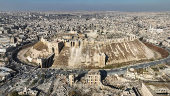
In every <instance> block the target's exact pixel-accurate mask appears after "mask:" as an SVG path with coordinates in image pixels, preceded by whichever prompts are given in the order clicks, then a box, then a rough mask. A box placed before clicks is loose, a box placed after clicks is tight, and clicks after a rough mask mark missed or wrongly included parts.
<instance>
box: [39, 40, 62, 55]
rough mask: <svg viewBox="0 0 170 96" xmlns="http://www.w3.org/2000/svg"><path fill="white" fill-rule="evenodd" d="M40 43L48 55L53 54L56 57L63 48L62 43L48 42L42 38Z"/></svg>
mask: <svg viewBox="0 0 170 96" xmlns="http://www.w3.org/2000/svg"><path fill="white" fill-rule="evenodd" d="M41 42H42V43H43V44H44V45H46V46H47V47H48V52H49V53H55V54H56V55H58V54H59V53H60V51H61V49H62V48H63V47H64V43H63V41H58V40H54V41H52V42H49V41H47V40H46V39H44V38H43V37H42V38H41Z"/></svg>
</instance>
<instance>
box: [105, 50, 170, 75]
mask: <svg viewBox="0 0 170 96" xmlns="http://www.w3.org/2000/svg"><path fill="white" fill-rule="evenodd" d="M166 50H167V51H168V52H170V48H166ZM169 62H170V55H169V56H168V57H167V58H165V59H161V60H156V61H152V62H147V63H140V64H137V65H131V66H128V67H122V68H117V69H112V70H106V72H107V74H108V75H111V74H125V73H126V72H127V68H135V69H139V68H147V67H149V66H154V65H157V64H162V63H169Z"/></svg>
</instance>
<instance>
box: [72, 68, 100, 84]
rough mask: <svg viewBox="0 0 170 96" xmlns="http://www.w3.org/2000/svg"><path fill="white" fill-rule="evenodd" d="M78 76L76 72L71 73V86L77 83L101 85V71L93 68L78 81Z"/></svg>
mask: <svg viewBox="0 0 170 96" xmlns="http://www.w3.org/2000/svg"><path fill="white" fill-rule="evenodd" d="M77 77H78V76H76V75H75V74H70V75H69V83H70V86H76V85H85V86H86V85H91V86H101V75H100V72H99V71H96V70H91V71H89V72H88V74H85V76H84V77H82V78H81V80H80V81H77V79H76V78H77Z"/></svg>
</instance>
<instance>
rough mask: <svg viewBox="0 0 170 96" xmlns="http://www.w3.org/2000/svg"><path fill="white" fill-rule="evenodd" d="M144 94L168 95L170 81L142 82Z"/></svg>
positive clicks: (150, 95)
mask: <svg viewBox="0 0 170 96" xmlns="http://www.w3.org/2000/svg"><path fill="white" fill-rule="evenodd" d="M141 91H142V94H143V96H160V95H161V96H168V95H169V94H170V83H168V82H161V81H160V82H147V83H142V88H141Z"/></svg>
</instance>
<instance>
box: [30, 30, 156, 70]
mask: <svg viewBox="0 0 170 96" xmlns="http://www.w3.org/2000/svg"><path fill="white" fill-rule="evenodd" d="M88 34H89V36H88V35H87V36H86V35H84V34H61V35H58V36H57V38H55V39H54V40H51V41H50V40H49V41H48V40H46V39H44V38H41V40H40V42H41V43H42V44H39V45H43V46H42V48H43V50H40V52H36V53H38V54H37V55H36V54H33V55H36V56H34V57H35V58H38V56H39V54H42V53H45V52H48V53H50V54H51V53H55V61H54V64H53V67H54V66H74V67H81V66H98V67H104V66H106V65H110V64H115V63H122V62H129V61H136V60H142V59H151V58H153V57H154V53H153V52H152V50H150V49H149V48H148V47H146V46H145V45H144V44H143V43H142V42H140V41H139V40H138V37H137V36H135V35H133V34H129V33H120V32H119V33H112V32H110V33H107V34H105V35H100V34H97V33H92V34H91V33H88ZM94 34H95V35H94ZM37 45H38V44H37ZM39 48H41V47H35V48H33V49H34V50H38V49H39ZM33 49H32V50H33ZM41 52H42V53H41ZM45 54H47V53H45ZM45 54H44V55H45ZM44 55H43V56H44ZM32 57H33V56H32ZM41 57H42V56H41ZM46 57H47V56H46Z"/></svg>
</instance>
